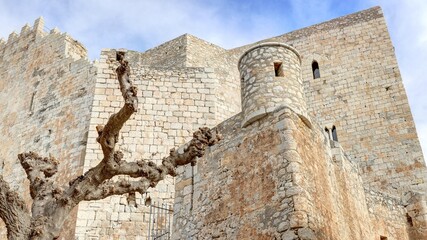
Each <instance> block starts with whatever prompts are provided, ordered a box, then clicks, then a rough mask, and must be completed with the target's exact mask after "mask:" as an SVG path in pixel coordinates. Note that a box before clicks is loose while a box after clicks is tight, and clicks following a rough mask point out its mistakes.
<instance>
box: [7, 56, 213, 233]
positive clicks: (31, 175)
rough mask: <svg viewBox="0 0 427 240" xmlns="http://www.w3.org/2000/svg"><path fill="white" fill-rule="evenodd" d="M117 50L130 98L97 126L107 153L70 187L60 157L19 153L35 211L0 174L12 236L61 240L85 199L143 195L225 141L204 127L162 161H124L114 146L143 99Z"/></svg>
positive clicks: (120, 76)
mask: <svg viewBox="0 0 427 240" xmlns="http://www.w3.org/2000/svg"><path fill="white" fill-rule="evenodd" d="M118 55H119V59H118V60H119V63H120V66H119V67H118V68H117V70H116V73H117V79H118V81H119V85H120V90H121V92H122V96H123V98H124V100H125V103H124V106H123V107H122V108H121V109H120V110H119V112H117V113H115V114H113V115H111V117H110V118H109V119H108V121H107V123H106V124H105V126H101V125H99V126H97V131H98V138H97V141H98V143H99V144H100V145H101V149H102V152H103V155H104V156H103V159H102V161H101V162H100V163H99V164H98V165H97V166H95V167H93V168H91V169H90V170H88V171H87V172H86V173H85V174H84V175H82V176H80V177H77V178H75V179H74V180H72V181H70V182H69V185H68V186H65V187H59V186H57V184H56V183H55V181H54V180H53V179H52V176H54V175H55V173H56V172H57V170H58V167H57V166H58V163H59V162H58V161H57V160H56V159H55V158H53V157H48V158H42V157H40V156H39V155H37V154H36V153H33V152H28V153H22V154H19V156H18V158H19V160H20V163H21V166H22V167H23V168H24V170H25V172H26V174H27V178H28V180H30V195H31V197H32V199H33V204H32V208H31V210H32V211H31V214H30V213H29V211H28V209H27V207H26V206H25V203H24V201H23V200H22V199H21V198H20V197H19V196H18V194H16V193H15V192H13V191H11V190H10V188H9V187H8V185H7V183H6V182H5V181H4V180H3V179H2V178H1V176H0V218H2V219H3V220H4V222H5V223H6V226H7V230H8V238H9V239H20V240H21V239H22V240H27V239H32V240H33V239H37V240H51V239H56V238H57V237H58V236H59V234H60V232H61V228H62V225H63V223H64V221H65V220H66V218H67V217H68V215H69V213H70V212H71V211H72V209H73V208H74V207H75V206H76V205H78V204H79V203H80V202H81V201H91V200H99V199H104V198H106V197H109V196H112V195H121V194H126V193H135V192H139V193H141V194H143V193H145V192H146V191H147V189H148V188H150V187H155V186H156V185H157V183H158V182H159V181H161V180H163V179H164V178H165V176H166V175H171V176H176V168H177V167H178V166H182V165H186V164H189V163H190V164H192V165H194V164H196V159H197V157H201V156H203V154H204V151H205V148H206V147H208V146H212V145H214V144H216V143H217V142H218V141H220V140H221V135H220V134H218V133H217V132H213V131H211V130H210V129H209V128H200V129H199V130H198V131H196V132H195V133H194V134H193V139H192V140H191V141H190V142H189V143H187V144H186V145H185V146H184V147H182V148H181V149H180V150H179V151H175V150H174V149H172V150H171V151H170V154H169V156H168V157H165V158H163V161H162V164H161V165H159V166H157V165H156V164H155V163H153V162H151V161H144V160H140V161H137V162H127V161H126V160H124V159H123V153H121V152H120V151H115V145H116V143H117V141H118V139H119V133H120V130H121V128H122V127H123V125H124V124H125V123H126V121H127V120H128V119H129V118H130V117H131V116H132V114H133V113H135V112H136V111H137V109H138V98H137V89H136V87H135V86H133V84H132V81H131V80H130V77H129V76H130V68H129V65H128V62H127V61H125V60H124V54H122V53H119V54H118ZM117 175H124V176H129V177H130V179H126V180H124V179H123V180H121V181H114V180H112V178H113V177H114V176H117Z"/></svg>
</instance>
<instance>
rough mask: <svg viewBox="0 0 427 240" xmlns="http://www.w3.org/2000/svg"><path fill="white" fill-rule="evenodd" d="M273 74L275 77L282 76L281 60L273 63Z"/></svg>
mask: <svg viewBox="0 0 427 240" xmlns="http://www.w3.org/2000/svg"><path fill="white" fill-rule="evenodd" d="M274 75H275V76H276V77H283V76H284V74H283V67H282V62H275V63H274Z"/></svg>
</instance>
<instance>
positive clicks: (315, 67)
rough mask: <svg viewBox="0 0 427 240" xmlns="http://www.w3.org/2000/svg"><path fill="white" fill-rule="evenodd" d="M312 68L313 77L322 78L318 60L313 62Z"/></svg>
mask: <svg viewBox="0 0 427 240" xmlns="http://www.w3.org/2000/svg"><path fill="white" fill-rule="evenodd" d="M311 69H312V70H313V79H316V78H320V70H319V64H318V63H317V62H316V61H313V63H312V64H311Z"/></svg>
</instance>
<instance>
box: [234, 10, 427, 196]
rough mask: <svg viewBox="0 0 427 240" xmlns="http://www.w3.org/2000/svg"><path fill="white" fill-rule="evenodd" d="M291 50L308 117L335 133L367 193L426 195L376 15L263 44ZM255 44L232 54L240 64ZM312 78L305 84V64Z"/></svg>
mask: <svg viewBox="0 0 427 240" xmlns="http://www.w3.org/2000/svg"><path fill="white" fill-rule="evenodd" d="M271 41H277V42H282V43H286V44H289V45H291V46H293V47H294V48H295V49H297V51H298V52H299V53H300V55H301V59H302V63H301V70H302V79H303V83H304V92H305V96H306V101H307V106H308V111H309V112H310V114H311V115H312V116H313V117H314V118H315V119H316V121H318V122H319V124H320V125H321V126H323V127H327V128H329V129H331V128H332V126H335V127H336V129H337V134H338V140H339V142H340V145H341V146H342V147H343V149H344V150H345V152H346V153H347V154H348V156H349V158H350V159H351V161H355V162H357V163H358V164H359V166H360V168H361V174H362V176H363V180H364V182H365V184H367V185H368V186H372V187H375V188H377V189H381V190H382V191H387V192H389V193H391V194H394V195H403V194H404V193H405V192H406V191H408V190H410V189H412V190H416V191H424V192H425V191H426V189H427V171H426V167H425V162H424V160H423V155H422V151H421V147H420V144H419V141H418V137H417V133H416V129H415V124H414V121H413V118H412V114H411V111H410V108H409V103H408V99H407V96H406V93H405V88H404V86H403V82H402V79H401V76H400V72H399V68H398V65H397V61H396V57H395V54H394V47H393V45H392V43H391V40H390V36H389V34H388V31H387V26H386V23H385V20H384V17H383V15H382V11H381V9H380V8H379V7H375V8H371V9H368V10H365V11H362V12H358V13H355V14H351V15H348V16H345V17H341V18H337V19H334V20H331V21H329V22H325V23H321V24H317V25H314V26H311V27H308V28H304V29H301V30H297V31H294V32H291V33H288V34H284V35H282V36H278V37H274V38H271V39H266V40H263V42H271ZM256 44H258V43H255V44H251V45H248V46H244V47H241V48H237V49H233V50H231V52H232V53H233V54H235V55H237V56H241V55H242V54H243V53H244V52H245V51H246V50H247V49H249V48H250V47H252V46H255V45H256ZM313 61H317V62H318V64H319V70H320V78H316V79H313V70H312V63H313Z"/></svg>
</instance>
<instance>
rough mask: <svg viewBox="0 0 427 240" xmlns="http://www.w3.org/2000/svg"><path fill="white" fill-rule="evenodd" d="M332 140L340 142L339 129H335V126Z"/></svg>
mask: <svg viewBox="0 0 427 240" xmlns="http://www.w3.org/2000/svg"><path fill="white" fill-rule="evenodd" d="M332 140H334V141H336V142H338V135H337V129H336V128H335V126H332Z"/></svg>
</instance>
